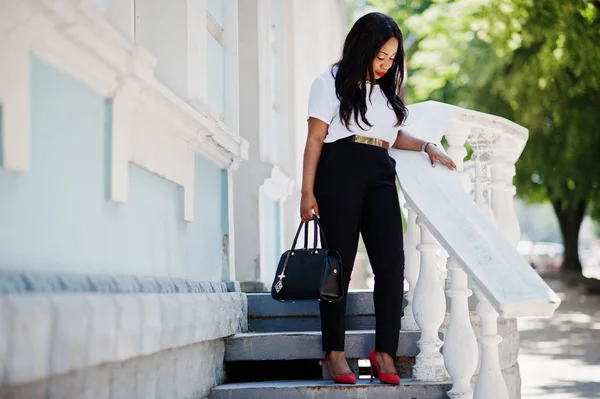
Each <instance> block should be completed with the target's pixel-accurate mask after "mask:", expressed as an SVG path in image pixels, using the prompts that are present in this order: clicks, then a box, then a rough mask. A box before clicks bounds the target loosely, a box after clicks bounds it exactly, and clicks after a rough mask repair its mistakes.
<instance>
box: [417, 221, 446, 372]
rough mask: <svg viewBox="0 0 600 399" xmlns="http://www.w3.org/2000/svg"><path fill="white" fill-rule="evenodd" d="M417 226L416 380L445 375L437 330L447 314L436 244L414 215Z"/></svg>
mask: <svg viewBox="0 0 600 399" xmlns="http://www.w3.org/2000/svg"><path fill="white" fill-rule="evenodd" d="M417 225H418V226H419V228H420V230H421V242H420V244H419V245H418V246H417V249H418V250H419V251H420V252H421V268H420V270H419V278H418V281H417V285H416V287H415V293H414V296H413V313H414V317H415V320H416V322H417V325H418V326H419V328H420V330H421V339H419V341H418V342H417V346H418V347H419V354H418V355H417V358H416V360H415V365H414V366H413V377H414V379H415V380H417V381H444V380H446V379H447V374H446V369H445V368H444V363H443V359H442V354H441V353H440V348H441V347H442V341H440V339H439V336H438V331H439V329H440V326H441V325H442V322H443V321H444V315H445V313H446V297H445V295H444V289H443V286H442V281H441V279H440V272H439V269H438V267H437V254H436V251H437V247H438V245H439V244H438V243H437V242H436V241H435V239H434V237H433V236H432V235H431V232H430V231H429V229H428V228H427V227H426V226H425V224H424V222H423V220H422V219H421V218H420V217H417Z"/></svg>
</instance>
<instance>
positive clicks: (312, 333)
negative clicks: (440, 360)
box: [210, 291, 451, 399]
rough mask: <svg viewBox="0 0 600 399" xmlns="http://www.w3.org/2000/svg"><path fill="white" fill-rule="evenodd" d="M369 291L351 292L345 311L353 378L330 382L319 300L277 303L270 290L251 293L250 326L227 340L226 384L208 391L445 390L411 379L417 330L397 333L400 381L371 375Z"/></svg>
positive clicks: (365, 394) (222, 397) (437, 393)
mask: <svg viewBox="0 0 600 399" xmlns="http://www.w3.org/2000/svg"><path fill="white" fill-rule="evenodd" d="M372 295H373V294H372V292H366V291H365V292H350V293H349V294H348V306H347V317H346V329H347V335H346V346H345V350H346V357H347V358H348V362H349V364H350V367H351V368H352V370H353V371H354V372H355V373H356V374H357V376H359V382H358V383H357V385H356V386H347V385H338V384H334V383H333V382H332V381H331V380H330V377H329V375H328V373H327V371H326V370H325V369H324V367H323V366H322V365H321V359H322V356H323V352H322V351H321V333H320V318H319V308H318V304H317V303H316V302H297V303H279V302H277V301H274V300H273V299H271V296H270V294H268V293H264V294H263V293H260V294H248V332H247V333H242V334H236V335H234V336H232V337H230V338H229V339H228V340H227V343H226V348H225V374H226V378H227V381H226V383H225V384H224V385H220V386H217V387H215V388H214V389H213V390H212V392H211V395H210V398H211V399H238V398H239V399H253V398H256V399H270V398H273V399H283V398H285V399H295V398H331V399H334V398H335V399H337V398H382V399H384V398H410V399H425V398H427V399H438V398H440V399H441V398H447V395H446V392H447V391H448V390H450V388H451V384H450V383H443V384H434V383H433V384H432V383H422V382H416V381H413V380H412V365H413V364H414V358H415V356H416V355H417V353H418V348H417V345H416V342H417V340H418V339H419V333H418V332H406V331H402V332H401V333H400V340H399V347H398V362H397V369H398V372H399V373H400V375H401V377H402V383H401V385H399V386H390V385H383V384H380V383H379V382H376V381H374V382H373V383H371V382H369V364H368V360H367V359H368V355H369V352H370V351H371V349H372V348H373V347H374V344H375V331H374V328H375V315H374V309H373V300H372Z"/></svg>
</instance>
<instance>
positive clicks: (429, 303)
mask: <svg viewBox="0 0 600 399" xmlns="http://www.w3.org/2000/svg"><path fill="white" fill-rule="evenodd" d="M403 130H404V131H406V132H407V133H410V134H412V135H413V136H416V137H419V138H422V139H425V140H428V141H432V142H434V143H437V144H438V147H439V148H441V144H440V141H441V138H442V136H445V137H446V140H447V141H448V144H449V147H448V155H449V156H450V157H452V159H453V160H454V161H455V163H456V165H457V172H453V171H449V170H448V169H446V168H445V167H441V166H439V165H438V167H437V168H432V167H431V166H430V164H429V162H428V160H427V159H426V155H425V154H423V153H417V152H407V151H395V150H394V151H391V156H392V157H394V159H395V160H396V163H397V164H396V169H397V172H398V178H399V181H400V185H401V187H402V191H403V194H404V197H405V199H406V207H407V210H408V214H407V215H408V224H407V231H406V235H405V252H406V278H407V280H408V283H409V292H408V294H407V300H408V306H407V309H406V310H405V316H404V318H403V323H402V325H403V329H405V330H420V331H421V339H420V341H419V343H418V346H419V349H420V353H419V355H418V356H417V358H416V362H415V366H414V372H413V375H414V377H415V379H417V380H422V381H444V380H446V379H448V374H449V375H450V376H451V377H452V380H453V388H452V390H451V391H450V392H449V395H450V397H452V398H472V397H473V391H472V390H471V386H470V380H471V377H472V376H473V374H474V373H475V371H476V369H477V366H478V362H479V369H480V373H479V377H478V379H477V384H476V386H475V392H474V395H475V398H491V397H493V398H497V399H504V398H508V392H507V389H506V385H505V383H504V380H503V379H502V374H501V371H500V366H499V359H498V343H499V342H500V341H501V338H500V336H499V335H498V334H497V319H498V317H499V316H502V317H504V318H514V317H524V316H527V317H548V316H551V315H552V314H553V312H554V310H555V309H556V308H557V307H558V305H559V304H560V299H559V298H558V296H557V295H556V294H555V293H554V292H553V291H552V290H551V289H550V288H549V287H548V286H547V285H546V283H545V282H544V281H543V280H542V279H541V277H540V276H539V275H538V274H537V273H536V272H535V271H534V270H533V269H532V268H531V267H530V266H529V264H528V263H527V262H526V261H525V260H524V259H523V258H522V257H521V256H520V255H519V253H518V252H517V251H516V249H515V247H516V244H517V242H518V240H519V234H520V232H519V225H518V220H517V217H516V214H515V212H514V207H513V205H512V202H513V196H514V194H515V192H516V191H515V188H514V186H513V185H512V177H513V176H514V173H515V167H514V164H515V162H516V161H517V159H518V157H519V156H520V154H521V152H522V150H523V148H524V146H525V143H526V141H527V137H528V133H527V129H525V128H523V127H521V126H519V125H517V124H515V123H513V122H510V121H508V120H506V119H504V118H500V117H497V116H494V115H489V114H484V113H480V112H475V111H471V110H467V109H463V108H459V107H455V106H452V105H448V104H443V103H438V102H433V101H427V102H424V103H418V104H414V105H411V106H409V117H408V120H407V122H406V124H405V126H403ZM466 142H468V143H469V144H470V145H471V147H472V148H473V157H472V162H473V163H474V164H475V165H474V169H475V173H474V178H473V182H470V181H469V180H470V179H471V177H470V176H469V174H468V173H463V172H464V162H463V159H464V156H465V155H466V154H467V151H466V148H465V143H466ZM467 185H468V186H472V188H473V190H472V191H473V197H471V195H470V194H468V193H467V192H466V191H465V188H464V187H465V186H467ZM417 226H418V228H417ZM440 244H441V246H442V247H443V249H444V250H445V251H446V252H447V253H448V255H449V258H448V259H447V264H446V266H447V276H448V284H447V286H448V289H447V291H446V292H444V288H445V287H444V271H443V269H444V267H443V266H442V267H439V264H440V259H439V256H438V253H440V252H441V251H440V249H441V248H440ZM469 287H471V288H473V291H474V292H475V294H476V296H477V298H478V305H477V315H478V316H479V318H480V319H481V326H482V335H481V336H480V337H478V338H477V340H478V341H479V343H480V344H481V356H479V353H478V345H477V340H476V338H475V334H474V332H473V328H472V326H471V322H470V313H469V307H468V301H467V299H468V297H469V296H470V295H471V294H472V292H473V291H471V290H470V289H469ZM446 295H447V296H448V297H449V298H450V301H451V305H452V306H451V309H452V311H451V313H450V323H449V327H448V332H447V334H446V335H445V341H444V343H442V341H440V339H439V338H438V331H439V327H440V325H441V324H442V322H443V320H444V317H445V314H446ZM442 345H444V351H443V352H444V356H443V357H442V355H441V353H440V350H439V349H440V348H441V346H442Z"/></svg>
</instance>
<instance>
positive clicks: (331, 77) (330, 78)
mask: <svg viewBox="0 0 600 399" xmlns="http://www.w3.org/2000/svg"><path fill="white" fill-rule="evenodd" d="M336 73H337V67H336V66H332V67H329V68H327V70H325V71H324V72H321V73H320V74H319V75H318V76H317V77H316V79H315V81H317V80H319V81H321V82H323V83H327V84H332V85H334V86H335V75H336Z"/></svg>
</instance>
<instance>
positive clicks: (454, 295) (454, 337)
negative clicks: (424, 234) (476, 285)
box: [444, 257, 479, 399]
mask: <svg viewBox="0 0 600 399" xmlns="http://www.w3.org/2000/svg"><path fill="white" fill-rule="evenodd" d="M448 273H449V274H450V289H449V290H448V291H446V294H447V295H448V297H449V298H450V301H451V302H450V306H451V312H450V324H449V326H448V332H447V333H446V336H445V337H444V364H445V365H446V369H447V370H448V374H450V376H451V377H452V390H450V392H448V396H450V398H452V399H472V398H473V390H472V389H471V377H473V374H475V370H476V369H477V362H478V360H479V359H478V358H479V348H478V346H477V339H476V338H475V332H473V327H472V325H471V317H470V313H469V304H468V298H469V296H470V295H471V294H472V291H471V290H470V289H468V279H467V275H466V273H465V272H464V271H463V270H462V269H461V268H460V266H459V264H458V263H457V262H456V261H455V260H454V259H453V258H452V257H450V258H448Z"/></svg>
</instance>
